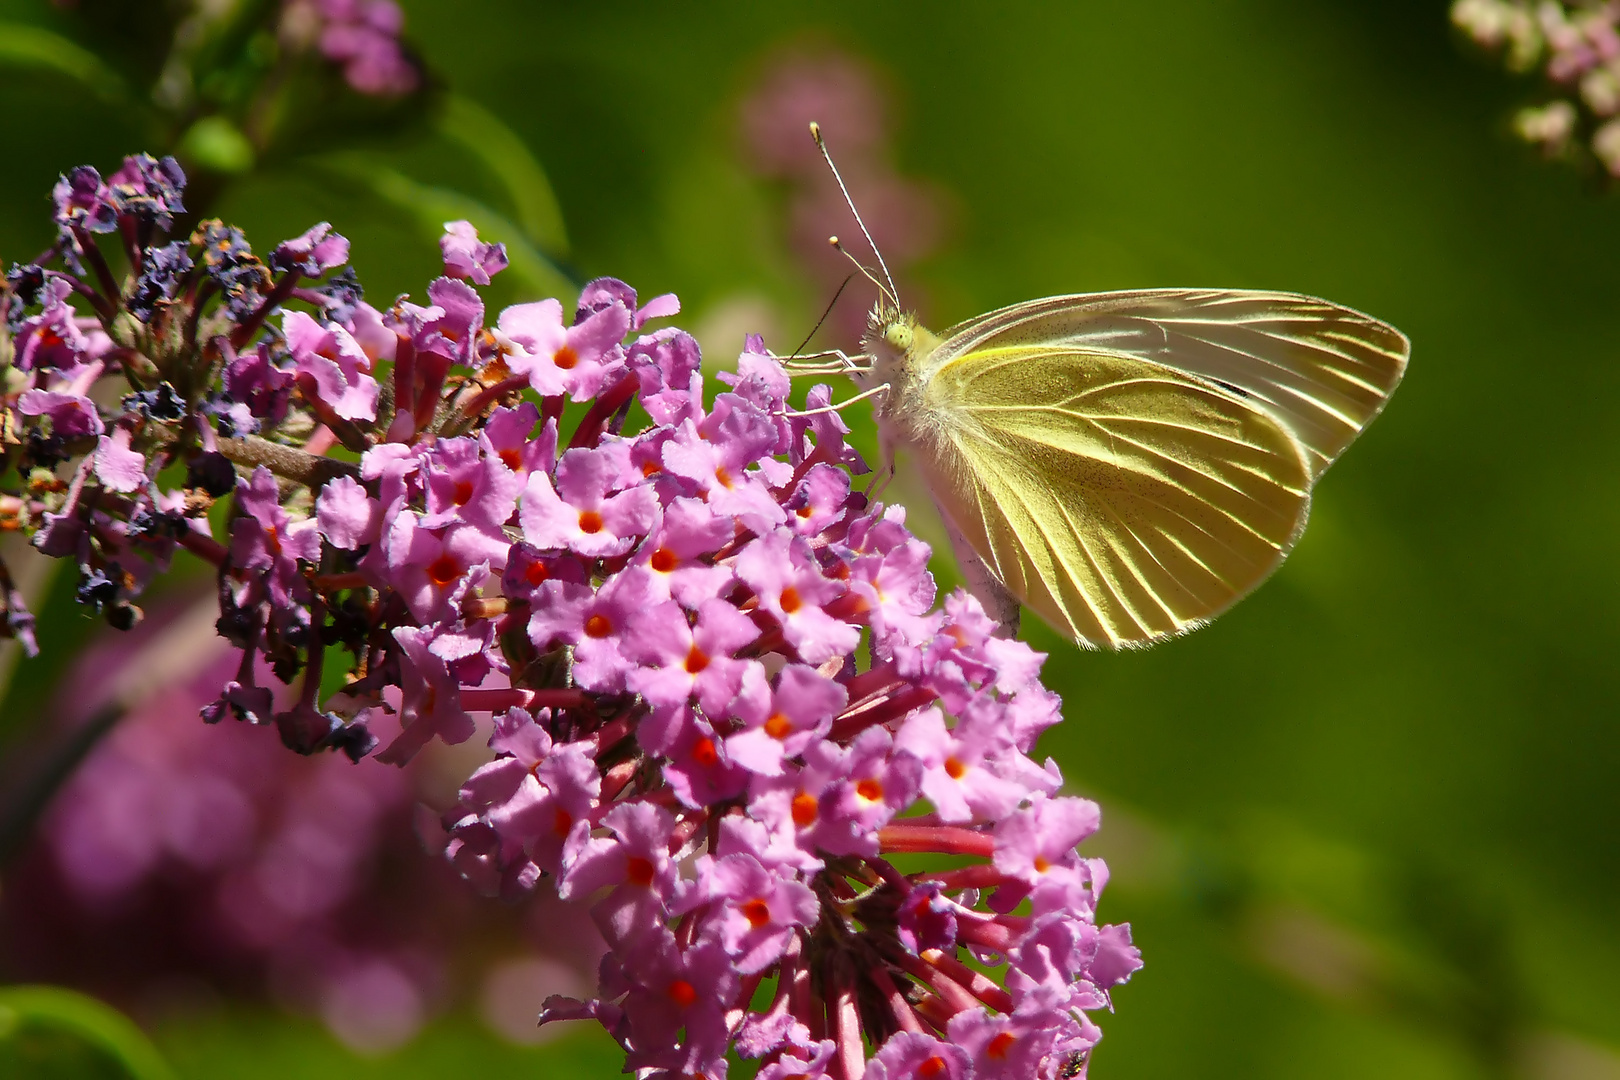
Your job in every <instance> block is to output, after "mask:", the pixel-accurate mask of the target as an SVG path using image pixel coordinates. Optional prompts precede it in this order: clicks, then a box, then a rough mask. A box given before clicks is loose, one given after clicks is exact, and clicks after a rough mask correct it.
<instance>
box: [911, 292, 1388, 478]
mask: <svg viewBox="0 0 1620 1080" xmlns="http://www.w3.org/2000/svg"><path fill="white" fill-rule="evenodd" d="M1035 345H1043V346H1059V345H1062V346H1069V347H1073V348H1075V349H1084V350H1097V351H1101V352H1111V353H1119V354H1122V355H1126V356H1136V357H1140V358H1142V359H1144V360H1151V361H1153V362H1155V363H1158V364H1162V365H1164V366H1165V367H1169V368H1173V369H1175V370H1177V371H1182V372H1186V373H1188V374H1190V375H1195V376H1197V377H1198V378H1201V379H1205V380H1208V381H1210V382H1213V383H1216V384H1217V385H1220V386H1223V387H1226V388H1227V389H1229V390H1231V391H1233V392H1234V393H1236V394H1238V395H1240V396H1244V397H1246V398H1247V399H1248V400H1249V401H1251V402H1253V403H1254V404H1256V405H1257V406H1258V407H1260V408H1261V409H1264V410H1265V411H1266V412H1268V413H1269V414H1270V415H1271V416H1272V418H1273V419H1275V420H1276V421H1277V422H1278V423H1280V424H1282V425H1283V426H1284V427H1286V428H1287V429H1288V430H1289V432H1290V433H1291V434H1292V435H1293V436H1294V438H1295V439H1297V440H1298V441H1299V443H1300V444H1301V445H1302V446H1304V447H1305V451H1306V456H1307V459H1308V460H1309V461H1310V464H1311V475H1312V477H1313V478H1314V477H1317V476H1320V475H1321V474H1322V472H1323V471H1324V470H1325V469H1326V468H1327V467H1328V466H1329V465H1330V464H1332V463H1333V460H1334V459H1335V458H1336V457H1338V456H1339V454H1340V453H1341V452H1342V451H1343V450H1344V448H1345V447H1346V446H1348V445H1350V443H1351V441H1352V440H1354V439H1355V437H1356V436H1357V435H1359V434H1360V433H1361V429H1362V428H1364V427H1366V426H1367V424H1369V423H1370V422H1371V421H1372V419H1373V417H1375V416H1377V415H1378V412H1379V410H1381V409H1382V408H1383V407H1384V402H1385V401H1387V400H1388V399H1389V396H1390V394H1391V393H1393V392H1394V390H1395V387H1396V385H1397V384H1398V383H1399V382H1400V381H1401V376H1402V375H1403V374H1404V373H1405V371H1406V361H1407V357H1408V356H1409V355H1410V353H1411V343H1410V342H1409V341H1408V340H1407V339H1406V336H1405V335H1404V334H1402V333H1401V332H1400V331H1399V330H1396V329H1395V328H1394V327H1393V326H1390V325H1389V324H1388V323H1384V322H1380V321H1379V320H1377V319H1374V318H1372V317H1371V316H1368V315H1363V314H1362V313H1361V312H1359V311H1353V310H1351V309H1350V308H1347V307H1341V306H1340V305H1338V304H1333V303H1329V302H1328V301H1326V300H1318V299H1317V298H1315V297H1311V296H1301V295H1299V294H1297V293H1280V292H1254V291H1247V290H1231V289H1228V290H1217V289H1142V290H1137V291H1131V292H1113V293H1093V294H1089V295H1082V296H1054V297H1049V298H1047V299H1045V300H1033V301H1030V302H1029V303H1024V304H1015V305H1014V306H1012V307H1008V308H1002V309H1001V310H1000V311H993V312H991V313H990V314H988V315H982V316H980V317H979V318H976V319H972V320H970V321H969V322H966V323H963V324H961V325H960V326H957V327H954V328H952V329H951V330H949V331H947V332H946V334H945V335H944V343H943V344H942V345H941V346H940V348H939V349H938V350H936V351H935V353H934V355H933V357H932V358H931V361H930V363H931V364H932V365H943V364H948V363H950V362H951V361H953V360H955V359H957V358H958V357H962V356H966V355H968V354H971V353H974V352H977V351H979V350H984V349H994V348H999V347H1017V346H1035Z"/></svg>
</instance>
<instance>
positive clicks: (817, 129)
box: [810, 120, 821, 142]
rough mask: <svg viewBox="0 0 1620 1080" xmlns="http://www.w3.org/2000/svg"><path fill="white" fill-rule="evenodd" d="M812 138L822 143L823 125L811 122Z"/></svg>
mask: <svg viewBox="0 0 1620 1080" xmlns="http://www.w3.org/2000/svg"><path fill="white" fill-rule="evenodd" d="M810 137H811V138H812V139H814V140H816V142H820V141H821V125H820V124H818V123H816V122H815V121H814V120H812V121H810Z"/></svg>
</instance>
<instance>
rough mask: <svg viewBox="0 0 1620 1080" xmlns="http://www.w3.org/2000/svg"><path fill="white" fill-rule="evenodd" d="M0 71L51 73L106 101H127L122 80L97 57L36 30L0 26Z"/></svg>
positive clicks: (56, 36)
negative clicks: (7, 68)
mask: <svg viewBox="0 0 1620 1080" xmlns="http://www.w3.org/2000/svg"><path fill="white" fill-rule="evenodd" d="M0 67H16V68H25V69H34V70H41V69H43V70H45V71H54V72H56V73H57V74H59V75H66V76H67V77H68V78H70V79H73V80H75V81H76V82H79V83H81V84H83V85H84V86H85V87H87V88H88V89H89V90H90V91H91V92H92V93H94V94H95V95H96V96H97V97H100V98H102V99H103V100H105V101H110V102H124V101H127V100H128V99H129V91H128V90H127V88H126V87H125V86H124V80H123V79H121V78H119V77H118V73H117V72H115V71H113V70H112V69H111V68H109V67H108V66H107V65H106V64H104V63H102V62H101V58H100V57H99V56H97V55H96V54H95V53H93V52H90V51H89V50H88V49H85V48H84V47H83V46H80V45H77V44H75V43H74V42H72V41H69V40H68V39H67V38H65V37H63V36H61V35H60V34H53V33H51V32H50V31H49V30H41V29H40V28H39V27H37V26H22V25H19V24H17V23H0Z"/></svg>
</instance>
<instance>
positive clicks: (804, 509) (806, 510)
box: [799, 503, 816, 518]
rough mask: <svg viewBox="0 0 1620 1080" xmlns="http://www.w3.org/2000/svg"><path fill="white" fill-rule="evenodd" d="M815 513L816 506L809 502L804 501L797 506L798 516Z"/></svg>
mask: <svg viewBox="0 0 1620 1080" xmlns="http://www.w3.org/2000/svg"><path fill="white" fill-rule="evenodd" d="M815 513H816V508H815V507H813V506H811V505H810V504H809V503H805V504H804V505H803V506H801V507H799V516H800V517H802V518H811V517H814V516H815Z"/></svg>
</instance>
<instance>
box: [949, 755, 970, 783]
mask: <svg viewBox="0 0 1620 1080" xmlns="http://www.w3.org/2000/svg"><path fill="white" fill-rule="evenodd" d="M965 772H967V766H966V765H964V764H962V763H961V762H960V761H957V760H956V759H955V758H953V757H948V758H946V759H945V775H946V776H948V777H950V778H951V779H952V780H960V779H962V774H963V773H965Z"/></svg>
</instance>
